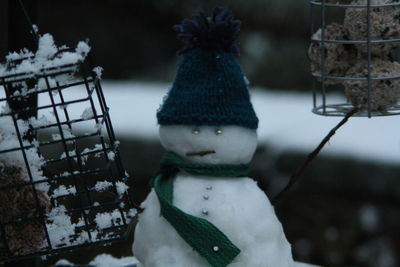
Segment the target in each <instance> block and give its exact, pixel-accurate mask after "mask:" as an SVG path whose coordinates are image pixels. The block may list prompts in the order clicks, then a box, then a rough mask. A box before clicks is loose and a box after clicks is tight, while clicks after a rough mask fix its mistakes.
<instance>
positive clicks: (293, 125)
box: [39, 81, 400, 163]
mask: <svg viewBox="0 0 400 267" xmlns="http://www.w3.org/2000/svg"><path fill="white" fill-rule="evenodd" d="M102 85H103V89H104V93H105V97H106V101H107V104H108V106H109V107H110V114H111V118H112V122H113V126H114V130H115V132H116V135H117V137H119V138H121V137H140V138H146V139H155V140H156V139H158V126H157V120H156V111H157V109H158V108H159V106H160V104H161V103H162V99H163V97H164V95H165V94H166V93H167V91H168V87H169V86H170V85H169V84H167V83H144V82H137V81H124V82H114V81H103V82H102ZM64 94H65V98H66V99H77V98H84V97H85V96H87V94H86V90H85V89H84V88H81V87H78V88H71V89H67V90H65V91H64ZM251 94H252V101H253V104H254V107H255V110H256V112H257V114H258V117H259V119H260V125H259V129H258V134H259V140H260V141H259V142H260V143H267V144H268V145H270V146H272V147H273V148H274V149H276V150H279V151H283V150H288V149H292V150H300V151H304V152H310V151H311V150H312V149H314V148H315V147H316V145H318V144H319V142H320V141H321V140H322V138H323V137H324V136H325V135H326V134H327V133H328V132H329V131H330V129H331V128H332V127H334V126H335V125H336V124H337V123H338V122H339V121H340V120H341V118H340V117H324V116H318V115H315V114H313V113H312V112H311V108H312V98H311V93H296V92H286V91H268V90H261V89H257V88H256V89H253V90H252V91H251ZM49 101H50V100H49V98H48V97H45V95H44V94H41V97H40V98H39V105H45V104H50V102H49ZM87 106H88V104H87V103H83V104H74V105H71V106H69V107H68V110H69V112H70V114H71V117H75V118H79V117H81V116H82V114H83V113H84V111H85V110H86V108H87ZM39 116H40V115H39ZM47 117H51V116H47ZM322 153H327V154H336V155H337V154H339V155H344V156H351V157H355V158H360V159H370V160H374V161H382V162H389V163H400V123H399V117H397V116H389V117H374V118H371V119H368V118H359V117H355V118H351V119H350V121H349V122H348V123H347V124H346V125H344V126H343V128H341V129H340V130H339V131H338V132H337V133H336V135H335V136H333V138H332V139H331V141H330V143H329V144H327V146H326V147H325V148H324V149H323V152H322Z"/></svg>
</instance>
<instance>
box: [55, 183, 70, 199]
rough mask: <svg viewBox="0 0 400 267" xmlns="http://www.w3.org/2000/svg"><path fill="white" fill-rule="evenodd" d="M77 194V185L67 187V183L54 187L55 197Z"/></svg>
mask: <svg viewBox="0 0 400 267" xmlns="http://www.w3.org/2000/svg"><path fill="white" fill-rule="evenodd" d="M75 194H76V187H75V186H70V187H66V186H65V185H60V186H59V187H57V188H56V189H54V191H53V194H52V195H51V196H52V197H53V198H56V197H59V196H65V195H75Z"/></svg>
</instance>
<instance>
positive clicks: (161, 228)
mask: <svg viewBox="0 0 400 267" xmlns="http://www.w3.org/2000/svg"><path fill="white" fill-rule="evenodd" d="M214 133H215V134H214ZM160 137H161V142H162V144H163V145H164V147H165V148H166V149H167V150H170V151H173V152H175V153H177V154H179V155H180V156H182V157H183V158H185V159H187V160H188V161H192V162H195V163H208V164H240V163H248V162H249V161H250V159H251V157H252V155H253V153H254V150H255V148H256V145H257V135H256V132H255V131H253V130H250V129H245V128H242V127H238V126H225V127H223V128H218V129H217V128H215V127H207V126H206V127H205V126H203V127H200V128H193V127H189V126H167V127H165V126H162V127H161V129H160ZM193 151H214V153H210V154H207V155H202V156H196V155H195V156H187V155H190V153H192V152H193ZM173 203H174V205H175V206H176V207H178V208H179V209H181V210H182V211H184V212H186V213H188V214H191V215H194V216H196V217H200V218H203V219H206V220H208V221H209V222H211V223H212V224H214V225H215V226H216V227H217V228H218V229H219V230H221V231H222V232H223V233H224V234H225V235H226V236H227V237H228V238H229V239H230V240H231V241H232V242H233V244H235V245H236V246H237V247H238V248H239V249H240V250H241V252H240V254H239V255H238V256H237V257H236V258H235V259H234V261H233V262H232V263H231V264H229V266H238V267H239V266H240V267H244V266H246V267H258V266H259V267H261V266H262V267H292V266H293V265H294V263H293V259H292V253H291V246H290V244H289V243H288V241H287V240H286V238H285V235H284V233H283V229H282V226H281V224H280V222H279V221H278V219H277V217H276V215H275V212H274V208H273V207H272V205H271V204H270V202H269V200H268V198H267V197H266V195H265V194H264V192H262V191H261V190H260V189H259V187H258V186H257V184H256V182H255V181H254V180H252V179H250V178H247V177H241V178H232V177H226V178H221V177H203V176H193V175H190V174H187V173H185V172H179V173H178V174H177V176H176V177H175V180H174V191H173ZM142 205H143V208H144V212H143V213H142V214H141V216H140V218H139V223H138V225H137V227H136V230H135V242H134V245H133V252H134V255H135V256H136V257H137V258H138V259H139V260H140V261H141V262H142V264H143V265H144V266H145V267H169V266H171V267H172V266H173V267H191V266H193V267H196V266H199V267H200V266H204V267H206V266H209V264H208V263H207V261H206V260H205V259H204V258H202V257H201V256H200V255H199V254H198V253H197V252H196V251H194V250H193V249H192V248H191V247H190V246H189V245H188V244H187V243H186V242H185V241H184V240H183V239H182V238H181V237H180V236H179V234H178V233H177V232H176V230H175V229H174V228H173V227H172V226H171V225H170V223H169V222H168V221H167V220H166V219H164V217H162V216H161V215H160V204H159V200H158V197H157V195H156V194H155V192H154V190H153V191H152V192H151V193H150V194H149V196H148V197H147V199H146V200H145V201H144V202H143V204H142ZM214 249H215V253H218V248H217V247H216V248H214Z"/></svg>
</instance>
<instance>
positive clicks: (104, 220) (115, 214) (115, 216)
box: [94, 210, 122, 229]
mask: <svg viewBox="0 0 400 267" xmlns="http://www.w3.org/2000/svg"><path fill="white" fill-rule="evenodd" d="M94 221H95V222H96V224H97V226H98V227H99V228H100V229H105V228H109V227H111V226H113V225H120V224H121V223H122V218H121V212H120V211H119V210H114V211H112V212H103V213H97V214H96V218H95V219H94Z"/></svg>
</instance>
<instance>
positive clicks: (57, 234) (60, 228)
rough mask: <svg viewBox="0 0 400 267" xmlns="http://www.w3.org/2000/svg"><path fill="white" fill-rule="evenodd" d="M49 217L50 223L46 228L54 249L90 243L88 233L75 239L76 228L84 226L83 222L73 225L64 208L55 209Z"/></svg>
mask: <svg viewBox="0 0 400 267" xmlns="http://www.w3.org/2000/svg"><path fill="white" fill-rule="evenodd" d="M47 217H48V220H49V222H48V223H47V224H46V227H47V231H48V232H49V237H50V242H51V244H52V245H53V247H59V246H70V245H76V244H82V243H84V242H86V241H89V236H88V235H87V233H86V232H82V233H80V234H79V235H78V236H76V237H73V236H75V228H76V227H78V226H81V225H83V221H82V220H80V221H78V223H73V222H72V221H71V217H70V216H69V215H68V214H67V209H66V208H65V207H64V206H62V205H60V206H58V207H54V208H53V209H52V210H51V211H50V212H49V214H48V215H47Z"/></svg>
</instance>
